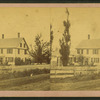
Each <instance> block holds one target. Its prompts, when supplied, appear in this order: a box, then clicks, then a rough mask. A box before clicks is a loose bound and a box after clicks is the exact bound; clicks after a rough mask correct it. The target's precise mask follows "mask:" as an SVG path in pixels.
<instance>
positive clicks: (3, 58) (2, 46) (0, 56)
mask: <svg viewBox="0 0 100 100" xmlns="http://www.w3.org/2000/svg"><path fill="white" fill-rule="evenodd" d="M28 50H29V47H28V45H27V42H26V41H25V39H24V38H22V37H20V33H18V38H4V34H2V39H0V64H3V63H5V62H8V64H12V65H14V64H15V58H16V57H17V58H21V59H22V60H23V61H25V59H26V58H28V57H29V52H28Z"/></svg>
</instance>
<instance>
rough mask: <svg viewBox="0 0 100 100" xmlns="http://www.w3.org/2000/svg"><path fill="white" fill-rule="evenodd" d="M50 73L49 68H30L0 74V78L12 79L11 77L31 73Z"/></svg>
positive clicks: (24, 75)
mask: <svg viewBox="0 0 100 100" xmlns="http://www.w3.org/2000/svg"><path fill="white" fill-rule="evenodd" d="M48 73H50V70H49V69H45V68H44V69H30V70H24V71H14V72H8V73H4V74H0V80H4V79H12V78H19V77H26V76H30V75H31V74H32V75H39V74H48Z"/></svg>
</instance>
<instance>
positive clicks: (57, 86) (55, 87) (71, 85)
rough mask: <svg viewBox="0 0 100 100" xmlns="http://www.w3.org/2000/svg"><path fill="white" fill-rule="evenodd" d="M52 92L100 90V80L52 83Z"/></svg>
mask: <svg viewBox="0 0 100 100" xmlns="http://www.w3.org/2000/svg"><path fill="white" fill-rule="evenodd" d="M50 90H51V91H80V90H86V91H89V90H100V79H96V80H88V81H79V82H66V83H51V85H50Z"/></svg>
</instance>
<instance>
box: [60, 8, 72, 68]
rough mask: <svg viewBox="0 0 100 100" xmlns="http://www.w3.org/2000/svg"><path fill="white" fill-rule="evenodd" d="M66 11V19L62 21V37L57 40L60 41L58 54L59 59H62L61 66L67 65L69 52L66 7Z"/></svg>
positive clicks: (68, 26) (68, 25)
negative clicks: (63, 28)
mask: <svg viewBox="0 0 100 100" xmlns="http://www.w3.org/2000/svg"><path fill="white" fill-rule="evenodd" d="M66 13H67V21H64V22H63V24H64V27H65V30H64V33H63V37H62V39H60V40H59V42H60V50H59V52H60V54H61V60H62V64H63V66H67V64H68V61H69V54H70V45H71V43H70V40H71V39H70V34H69V28H70V22H69V12H68V9H66Z"/></svg>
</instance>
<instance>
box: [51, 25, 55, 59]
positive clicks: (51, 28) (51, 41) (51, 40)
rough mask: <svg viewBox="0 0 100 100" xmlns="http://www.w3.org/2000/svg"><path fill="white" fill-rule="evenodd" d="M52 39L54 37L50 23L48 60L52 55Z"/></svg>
mask: <svg viewBox="0 0 100 100" xmlns="http://www.w3.org/2000/svg"><path fill="white" fill-rule="evenodd" d="M53 39H54V36H53V31H52V24H50V60H51V57H52V43H53Z"/></svg>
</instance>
